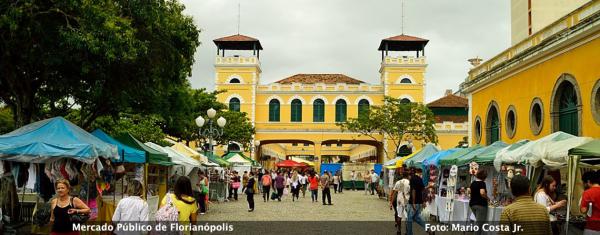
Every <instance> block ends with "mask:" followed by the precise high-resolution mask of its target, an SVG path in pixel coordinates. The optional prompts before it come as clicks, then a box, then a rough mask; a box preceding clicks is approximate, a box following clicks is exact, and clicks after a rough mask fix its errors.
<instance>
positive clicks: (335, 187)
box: [333, 171, 340, 193]
mask: <svg viewBox="0 0 600 235" xmlns="http://www.w3.org/2000/svg"><path fill="white" fill-rule="evenodd" d="M338 173H339V171H337V172H335V175H333V193H337V191H338V185H339V184H340V176H339V175H338Z"/></svg>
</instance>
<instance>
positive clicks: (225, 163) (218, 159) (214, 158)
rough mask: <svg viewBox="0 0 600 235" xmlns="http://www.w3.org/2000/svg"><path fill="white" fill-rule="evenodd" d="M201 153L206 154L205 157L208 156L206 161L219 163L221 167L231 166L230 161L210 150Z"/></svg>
mask: <svg viewBox="0 0 600 235" xmlns="http://www.w3.org/2000/svg"><path fill="white" fill-rule="evenodd" d="M203 154H204V156H206V158H208V161H210V162H214V163H216V164H219V166H222V167H229V166H231V163H229V162H228V161H225V159H223V158H221V157H219V156H217V155H215V154H213V153H211V152H204V153H203Z"/></svg>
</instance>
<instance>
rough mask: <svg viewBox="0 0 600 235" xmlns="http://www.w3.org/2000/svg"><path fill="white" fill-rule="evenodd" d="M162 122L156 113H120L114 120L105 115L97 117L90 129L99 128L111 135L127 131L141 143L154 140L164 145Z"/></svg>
mask: <svg viewBox="0 0 600 235" xmlns="http://www.w3.org/2000/svg"><path fill="white" fill-rule="evenodd" d="M163 123H164V120H163V119H162V117H160V116H158V115H130V114H121V115H120V117H119V118H118V119H116V120H115V119H114V118H112V117H107V116H102V117H99V118H97V119H96V120H95V121H94V123H93V124H92V129H97V128H100V129H102V130H103V131H105V132H106V133H107V134H109V135H111V136H113V137H114V136H119V135H122V134H125V133H129V134H131V135H132V136H133V137H135V138H136V139H138V140H140V141H142V142H143V143H145V142H154V143H157V144H160V145H163V146H165V145H168V143H166V142H165V140H164V138H165V134H164V133H163V131H162V126H161V125H164V124H163Z"/></svg>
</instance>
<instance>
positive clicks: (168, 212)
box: [155, 193, 179, 222]
mask: <svg viewBox="0 0 600 235" xmlns="http://www.w3.org/2000/svg"><path fill="white" fill-rule="evenodd" d="M171 195H172V194H170V193H167V195H166V196H165V197H167V202H166V203H165V205H164V206H162V207H161V208H160V209H158V211H157V212H156V215H155V219H156V221H158V222H160V221H179V210H177V207H175V204H174V203H173V199H172V198H171Z"/></svg>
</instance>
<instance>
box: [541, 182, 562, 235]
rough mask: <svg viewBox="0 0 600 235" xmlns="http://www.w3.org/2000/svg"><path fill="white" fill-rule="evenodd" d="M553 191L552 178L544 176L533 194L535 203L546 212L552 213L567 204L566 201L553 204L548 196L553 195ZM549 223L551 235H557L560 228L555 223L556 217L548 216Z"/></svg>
mask: <svg viewBox="0 0 600 235" xmlns="http://www.w3.org/2000/svg"><path fill="white" fill-rule="evenodd" d="M554 191H556V180H554V178H552V176H549V175H547V176H545V177H544V179H543V180H542V183H541V184H540V186H539V187H538V188H537V190H536V192H535V196H534V200H535V202H537V203H538V204H541V205H543V206H545V207H546V208H547V209H548V212H552V211H555V210H556V209H559V208H561V207H564V206H565V205H566V204H567V201H566V200H562V201H559V202H555V201H554V200H552V197H551V196H550V195H552V194H554ZM550 222H551V225H552V233H553V234H559V231H560V228H559V226H558V224H557V223H556V216H554V215H552V214H550Z"/></svg>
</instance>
